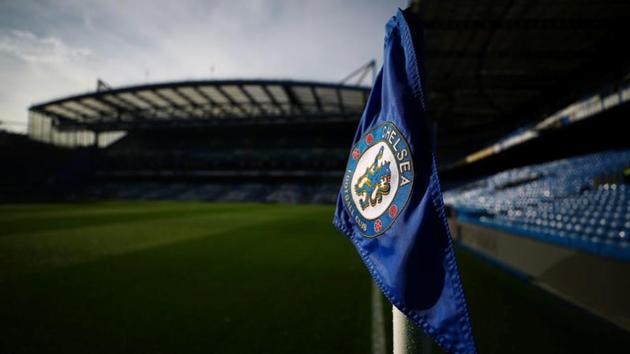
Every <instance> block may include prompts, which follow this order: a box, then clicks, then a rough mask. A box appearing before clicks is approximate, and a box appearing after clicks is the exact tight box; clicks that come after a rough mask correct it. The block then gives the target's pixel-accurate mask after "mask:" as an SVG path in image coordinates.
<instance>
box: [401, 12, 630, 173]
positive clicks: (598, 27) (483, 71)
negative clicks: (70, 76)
mask: <svg viewBox="0 0 630 354" xmlns="http://www.w3.org/2000/svg"><path fill="white" fill-rule="evenodd" d="M412 8H413V9H414V12H415V13H417V14H418V16H419V17H421V18H422V20H423V23H424V39H425V71H426V80H427V82H426V87H427V89H428V93H427V96H428V104H427V107H428V109H429V110H430V113H431V116H432V117H433V118H434V119H435V120H436V121H437V123H438V124H437V126H438V142H437V143H438V149H439V150H440V157H441V160H442V161H443V162H444V160H446V159H447V156H448V159H449V160H452V158H453V157H456V156H458V157H462V156H464V155H465V154H467V153H471V152H473V151H475V150H478V149H479V148H482V147H485V146H487V145H490V144H491V143H493V142H495V141H497V140H498V139H499V138H501V137H503V136H505V135H506V134H508V133H511V132H514V131H515V130H516V129H517V128H520V127H523V126H525V125H528V124H533V123H534V122H536V121H539V120H542V119H543V118H544V117H547V116H550V115H552V114H553V113H554V112H555V111H557V110H558V109H560V108H563V107H564V106H567V105H568V104H570V103H572V102H574V101H577V100H579V99H581V98H583V97H585V96H589V95H592V94H593V92H594V91H598V90H601V89H602V88H603V87H604V86H607V85H611V86H614V85H616V84H617V83H618V82H619V81H620V80H622V79H623V78H624V77H626V75H628V73H629V72H630V52H629V47H628V46H627V45H626V42H627V41H628V39H629V38H630V25H629V23H630V2H628V1H614V0H602V1H585V0H569V1H566V0H562V1H528V0H511V1H500V0H484V1H474V2H461V1H455V0H420V1H416V2H415V4H414V5H413V7H412Z"/></svg>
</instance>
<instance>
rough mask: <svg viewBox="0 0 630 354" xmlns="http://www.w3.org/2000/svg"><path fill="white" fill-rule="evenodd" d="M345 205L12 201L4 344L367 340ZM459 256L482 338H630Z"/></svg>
mask: <svg viewBox="0 0 630 354" xmlns="http://www.w3.org/2000/svg"><path fill="white" fill-rule="evenodd" d="M332 211H333V207H332V206H318V205H307V206H295V205H266V204H212V203H193V202H102V203H77V204H22V205H0V329H1V332H0V333H1V334H0V353H369V352H370V343H371V339H370V335H371V333H370V331H371V323H370V321H371V308H370V291H371V282H370V278H369V276H368V273H367V271H366V270H365V269H364V268H363V266H362V264H361V262H360V260H359V257H358V256H357V255H356V254H355V251H354V249H353V248H352V246H351V245H350V243H349V242H348V241H347V240H346V239H345V237H343V236H342V235H341V234H339V233H337V232H336V231H335V230H334V228H333V227H332V225H331V217H332ZM458 257H459V261H460V268H461V271H462V276H463V279H464V283H465V284H464V285H465V288H466V291H467V294H468V298H469V303H470V309H471V314H472V318H473V326H474V330H475V334H476V336H477V340H478V344H479V349H480V352H481V353H508V352H509V353H534V352H536V353H556V352H572V353H575V352H615V351H617V352H624V351H626V349H627V348H630V342H629V341H628V336H627V334H626V333H625V332H622V331H620V330H618V329H616V328H614V327H612V326H610V325H608V324H607V323H605V322H603V321H600V320H598V319H595V318H593V317H592V316H590V315H588V314H585V313H584V312H582V311H579V310H577V309H575V308H573V307H571V306H568V305H566V304H563V303H560V302H559V301H557V300H556V299H554V298H552V297H550V296H549V295H547V294H545V293H543V292H541V291H539V290H536V289H534V288H532V287H530V286H529V285H527V284H524V283H522V282H520V281H518V280H514V279H513V278H511V277H510V276H509V275H507V274H505V273H502V272H500V271H498V270H496V269H494V268H493V267H491V266H489V265H487V264H485V263H483V262H481V261H479V260H477V259H476V258H474V257H473V256H471V255H470V254H467V253H465V252H460V253H459V254H458ZM385 308H386V309H388V307H387V306H386V307H385ZM385 315H386V316H388V315H389V313H388V312H386V314H385ZM388 343H389V345H390V346H391V338H388Z"/></svg>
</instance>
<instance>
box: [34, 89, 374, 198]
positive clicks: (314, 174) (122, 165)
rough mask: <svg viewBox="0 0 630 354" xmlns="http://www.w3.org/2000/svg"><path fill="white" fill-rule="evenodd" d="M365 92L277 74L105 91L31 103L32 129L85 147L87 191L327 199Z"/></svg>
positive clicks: (79, 165)
mask: <svg viewBox="0 0 630 354" xmlns="http://www.w3.org/2000/svg"><path fill="white" fill-rule="evenodd" d="M368 93H369V89H368V88H366V87H362V86H356V85H355V86H352V85H343V84H331V83H319V82H298V81H274V80H219V81H187V82H174V83H164V84H153V85H142V86H132V87H125V88H119V89H109V88H103V89H101V90H97V91H96V92H93V93H89V94H84V95H78V96H72V97H67V98H63V99H59V100H54V101H51V102H46V103H42V104H38V105H35V106H33V107H31V109H30V121H29V135H30V136H31V137H32V138H33V139H35V140H38V141H42V142H46V143H52V144H54V145H58V146H65V147H84V149H83V150H85V151H86V154H88V155H89V157H87V156H86V157H83V158H82V160H83V162H81V161H77V162H76V163H74V168H75V170H81V172H79V174H82V175H83V178H81V180H82V182H81V183H82V184H84V185H85V187H86V188H72V189H73V190H74V191H75V192H76V193H85V194H83V195H82V196H83V197H90V198H91V197H94V198H134V199H145V198H150V199H153V198H158V199H159V198H167V199H202V200H260V201H285V202H332V201H333V200H334V198H335V192H336V184H337V180H338V178H340V176H341V172H342V171H343V163H344V160H345V156H346V155H347V151H348V150H347V149H348V146H349V145H350V143H351V138H352V132H353V129H354V125H355V124H356V121H357V120H358V118H359V116H360V114H361V113H362V110H363V107H364V105H365V102H366V100H367V96H368ZM76 172H78V171H75V172H73V173H72V174H73V175H76V174H77V173H76ZM62 184H63V183H62ZM75 192H73V193H72V194H73V195H74V193H75Z"/></svg>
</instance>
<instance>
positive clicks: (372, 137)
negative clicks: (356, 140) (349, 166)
mask: <svg viewBox="0 0 630 354" xmlns="http://www.w3.org/2000/svg"><path fill="white" fill-rule="evenodd" d="M365 141H366V142H367V143H368V145H372V142H374V135H372V134H368V136H366V137H365Z"/></svg>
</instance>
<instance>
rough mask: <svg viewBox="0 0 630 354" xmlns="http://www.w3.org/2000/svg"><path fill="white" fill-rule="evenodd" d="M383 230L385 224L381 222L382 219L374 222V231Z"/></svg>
mask: <svg viewBox="0 0 630 354" xmlns="http://www.w3.org/2000/svg"><path fill="white" fill-rule="evenodd" d="M382 228H383V223H382V222H381V219H376V221H375V222H374V231H376V232H381V229H382Z"/></svg>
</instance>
